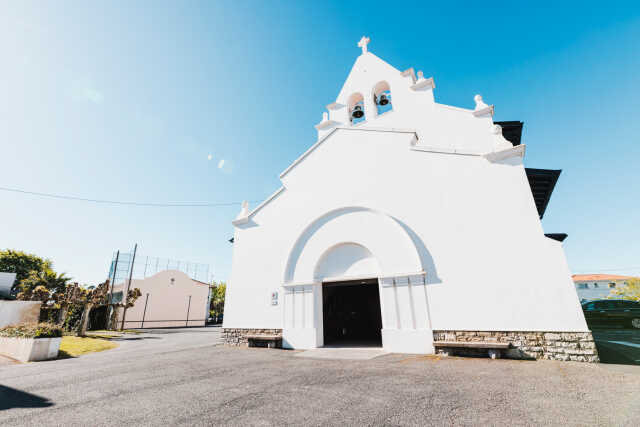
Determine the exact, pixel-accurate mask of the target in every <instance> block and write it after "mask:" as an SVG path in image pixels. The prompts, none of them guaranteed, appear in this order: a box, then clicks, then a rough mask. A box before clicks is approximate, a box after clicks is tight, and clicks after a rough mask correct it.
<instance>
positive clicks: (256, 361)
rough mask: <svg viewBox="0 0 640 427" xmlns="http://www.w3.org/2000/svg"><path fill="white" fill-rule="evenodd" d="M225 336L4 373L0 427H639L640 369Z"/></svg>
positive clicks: (203, 335) (141, 339)
mask: <svg viewBox="0 0 640 427" xmlns="http://www.w3.org/2000/svg"><path fill="white" fill-rule="evenodd" d="M219 331H220V330H219V329H218V328H200V329H189V330H166V331H164V330H157V331H153V332H146V333H144V334H140V335H135V336H128V337H126V338H122V339H121V340H120V341H119V342H120V344H121V346H120V347H119V348H117V349H114V350H108V351H105V352H102V353H96V354H90V355H85V356H81V357H79V358H75V359H65V360H57V361H50V362H39V363H30V364H20V365H5V366H0V384H2V386H1V387H0V425H2V426H14V425H65V426H75V425H78V426H86V425H114V424H118V425H172V426H173V425H239V426H240V425H242V426H245V425H443V424H444V425H487V424H490V425H507V424H509V425H538V424H546V425H637V420H638V419H640V367H637V366H625V367H624V368H625V369H624V370H615V369H611V368H612V367H615V366H617V365H608V366H607V365H601V364H588V363H579V362H556V361H514V360H504V359H502V360H490V359H484V358H457V357H450V358H441V357H437V356H412V355H402V354H383V355H380V356H378V357H375V358H373V359H369V360H328V359H320V360H318V359H313V358H302V357H296V354H299V352H296V351H287V350H275V349H264V348H246V347H245V348H231V347H225V346H222V345H219V344H218V343H219V339H220V332H219Z"/></svg>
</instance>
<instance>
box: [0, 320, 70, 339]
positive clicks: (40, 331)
mask: <svg viewBox="0 0 640 427" xmlns="http://www.w3.org/2000/svg"><path fill="white" fill-rule="evenodd" d="M61 336H62V328H61V327H60V326H58V325H54V324H52V323H23V324H20V325H9V326H5V327H4V328H0V337H11V338H58V337H61Z"/></svg>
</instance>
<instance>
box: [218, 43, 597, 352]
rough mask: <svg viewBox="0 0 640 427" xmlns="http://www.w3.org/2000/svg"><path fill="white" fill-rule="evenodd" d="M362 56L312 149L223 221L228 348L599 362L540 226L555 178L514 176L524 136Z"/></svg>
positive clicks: (485, 110)
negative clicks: (270, 342) (250, 342)
mask: <svg viewBox="0 0 640 427" xmlns="http://www.w3.org/2000/svg"><path fill="white" fill-rule="evenodd" d="M368 42H369V39H368V38H364V37H363V38H362V40H361V41H360V43H358V46H359V47H360V48H361V49H362V54H361V55H360V56H358V58H357V59H356V61H355V64H354V65H353V68H352V69H351V72H350V73H349V76H348V77H347V80H346V82H345V83H344V85H343V87H342V90H341V91H340V93H339V94H338V96H337V98H336V100H335V102H332V103H331V104H329V105H327V107H326V108H327V111H326V112H325V113H323V114H322V120H321V121H320V122H319V123H318V124H316V126H315V127H316V129H317V131H318V139H317V141H315V143H313V144H311V146H310V147H309V149H308V150H307V151H306V152H304V153H303V154H302V155H301V156H300V157H299V158H297V159H296V160H294V161H293V163H291V165H290V166H289V167H288V168H286V169H285V170H284V171H283V172H282V173H281V174H280V180H281V182H282V186H281V188H280V189H278V190H277V191H276V192H275V193H273V195H271V196H270V197H269V198H268V199H267V200H265V201H264V202H262V203H261V204H260V205H258V206H256V207H255V208H253V210H249V206H248V204H247V203H244V204H243V208H242V211H241V212H240V214H239V215H238V217H237V218H236V219H235V220H234V221H233V225H234V228H235V231H234V244H233V263H232V272H231V276H230V279H229V283H228V287H227V295H226V304H225V311H224V312H225V318H224V325H223V336H224V339H225V340H226V342H227V343H228V344H241V343H246V342H247V340H246V337H247V336H248V335H251V334H256V333H271V334H282V344H283V346H284V347H285V348H292V349H310V348H317V347H322V346H325V345H340V344H341V343H343V344H345V345H358V343H362V344H363V345H377V346H380V347H382V348H383V349H385V350H388V351H390V352H401V353H421V354H430V353H434V350H435V347H434V342H436V343H437V341H442V340H446V341H452V340H454V341H498V342H507V343H510V346H511V349H510V350H509V353H508V355H509V354H510V355H511V356H514V357H518V356H522V357H529V358H550V359H561V360H580V361H596V360H597V353H596V350H595V346H594V343H593V338H592V336H591V333H590V331H589V329H588V327H587V325H586V323H585V319H584V316H583V313H582V309H581V306H580V303H579V301H578V297H577V295H576V291H575V287H574V284H573V281H572V279H571V273H570V271H569V268H568V266H567V262H566V259H565V255H564V250H563V247H562V243H561V240H563V239H564V237H566V235H558V234H554V235H548V236H547V235H545V233H544V231H543V229H542V225H541V222H540V219H541V217H542V215H543V213H544V210H545V208H546V205H547V203H548V201H549V197H550V195H551V191H552V190H553V186H554V185H555V182H556V180H557V178H558V175H559V171H553V170H545V169H526V168H525V167H524V165H523V160H524V155H525V145H523V144H521V143H520V137H521V131H522V123H521V122H495V123H494V121H493V112H494V107H493V105H487V104H486V103H485V102H484V101H483V99H482V97H481V96H480V95H476V96H475V98H474V100H475V108H474V109H466V108H460V107H454V106H449V105H444V104H440V103H438V102H436V100H435V97H434V90H435V82H434V80H433V78H425V77H424V76H423V73H422V72H420V71H419V72H418V73H417V75H416V73H415V72H414V70H413V69H412V68H410V69H408V70H405V71H400V70H398V69H396V68H394V67H393V66H391V65H389V64H388V63H386V62H384V61H383V60H381V59H380V58H378V57H377V56H375V55H374V54H372V53H371V52H368V50H367V44H368ZM470 98H471V96H470ZM501 123H502V125H501ZM559 236H560V237H559Z"/></svg>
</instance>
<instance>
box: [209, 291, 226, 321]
mask: <svg viewBox="0 0 640 427" xmlns="http://www.w3.org/2000/svg"><path fill="white" fill-rule="evenodd" d="M226 293H227V284H226V283H225V282H220V283H216V282H213V285H212V286H211V305H210V306H209V310H210V312H211V315H212V316H213V317H216V318H218V317H220V316H222V315H223V314H224V297H225V294H226Z"/></svg>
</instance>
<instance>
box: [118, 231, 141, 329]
mask: <svg viewBox="0 0 640 427" xmlns="http://www.w3.org/2000/svg"><path fill="white" fill-rule="evenodd" d="M137 251H138V244H137V243H136V245H135V246H134V247H133V259H132V260H131V269H130V270H129V283H128V284H127V291H126V292H125V293H124V295H122V299H123V301H124V308H123V310H122V324H121V325H120V330H123V329H124V320H125V318H126V317H127V300H128V299H129V298H127V297H128V296H129V288H131V277H132V276H133V265H134V264H135V262H136V252H137Z"/></svg>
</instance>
